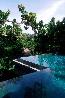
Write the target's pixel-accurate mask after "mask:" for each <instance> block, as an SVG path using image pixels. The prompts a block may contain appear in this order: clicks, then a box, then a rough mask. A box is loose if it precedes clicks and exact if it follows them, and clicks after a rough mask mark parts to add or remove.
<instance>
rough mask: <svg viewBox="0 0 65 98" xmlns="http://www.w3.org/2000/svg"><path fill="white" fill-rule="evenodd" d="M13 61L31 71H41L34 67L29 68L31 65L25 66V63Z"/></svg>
mask: <svg viewBox="0 0 65 98" xmlns="http://www.w3.org/2000/svg"><path fill="white" fill-rule="evenodd" d="M13 61H14V62H15V63H18V64H20V65H22V66H25V67H28V68H30V69H32V70H34V71H40V69H37V68H34V67H32V66H29V65H27V64H24V63H22V62H19V61H18V60H17V59H15V60H13Z"/></svg>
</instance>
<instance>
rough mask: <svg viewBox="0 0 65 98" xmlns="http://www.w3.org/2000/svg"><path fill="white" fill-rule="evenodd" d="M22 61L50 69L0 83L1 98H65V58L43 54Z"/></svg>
mask: <svg viewBox="0 0 65 98" xmlns="http://www.w3.org/2000/svg"><path fill="white" fill-rule="evenodd" d="M21 59H24V60H27V61H29V62H33V63H35V64H38V65H39V66H47V67H48V68H47V69H43V70H42V71H40V72H34V73H31V74H27V75H23V76H20V77H17V78H13V79H10V80H7V81H3V82H0V98H65V56H60V55H52V54H42V55H36V56H30V57H21Z"/></svg>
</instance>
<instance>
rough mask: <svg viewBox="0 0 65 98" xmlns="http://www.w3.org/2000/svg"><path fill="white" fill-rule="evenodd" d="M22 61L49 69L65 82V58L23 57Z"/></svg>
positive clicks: (49, 56)
mask: <svg viewBox="0 0 65 98" xmlns="http://www.w3.org/2000/svg"><path fill="white" fill-rule="evenodd" d="M20 59H23V60H26V61H29V62H32V63H34V64H38V65H39V66H45V67H48V68H50V69H51V71H52V72H53V74H54V75H55V76H57V77H58V78H61V79H64V80H65V56H61V55H53V54H42V55H36V56H29V57H21V58H20Z"/></svg>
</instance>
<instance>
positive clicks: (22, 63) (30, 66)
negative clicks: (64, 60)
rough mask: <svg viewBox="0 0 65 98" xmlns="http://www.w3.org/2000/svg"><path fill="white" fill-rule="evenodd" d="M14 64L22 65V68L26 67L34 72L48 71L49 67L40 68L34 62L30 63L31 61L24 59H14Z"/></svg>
mask: <svg viewBox="0 0 65 98" xmlns="http://www.w3.org/2000/svg"><path fill="white" fill-rule="evenodd" d="M13 62H15V63H17V64H20V65H22V66H25V67H28V68H30V69H32V70H35V71H41V70H43V69H46V68H48V67H45V66H40V65H38V64H35V63H32V62H29V61H26V60H23V59H20V58H18V59H14V60H13Z"/></svg>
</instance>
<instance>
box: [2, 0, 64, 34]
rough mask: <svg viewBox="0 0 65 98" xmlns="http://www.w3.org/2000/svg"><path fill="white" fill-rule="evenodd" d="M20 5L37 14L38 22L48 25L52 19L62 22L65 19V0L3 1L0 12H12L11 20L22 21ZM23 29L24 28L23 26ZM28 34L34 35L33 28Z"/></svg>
mask: <svg viewBox="0 0 65 98" xmlns="http://www.w3.org/2000/svg"><path fill="white" fill-rule="evenodd" d="M18 4H23V5H24V6H25V8H26V10H27V11H28V12H34V13H36V14H37V21H40V20H43V22H44V23H48V22H49V21H50V20H51V18H52V17H55V19H56V21H57V20H60V21H61V20H62V19H63V17H65V0H1V1H0V10H3V11H7V10H8V9H9V10H10V13H11V14H10V15H9V17H8V19H9V20H13V19H14V18H16V19H17V22H20V21H21V17H20V16H21V14H20V12H19V10H18ZM21 27H22V28H23V26H21ZM23 30H24V29H23ZM25 32H27V33H33V32H32V30H31V28H29V30H28V31H25Z"/></svg>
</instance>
